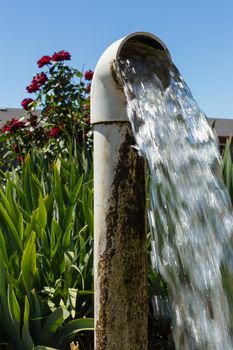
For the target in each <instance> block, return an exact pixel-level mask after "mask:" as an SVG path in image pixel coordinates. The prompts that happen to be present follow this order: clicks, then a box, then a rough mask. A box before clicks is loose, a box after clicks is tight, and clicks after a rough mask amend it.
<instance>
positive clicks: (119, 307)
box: [96, 126, 147, 350]
mask: <svg viewBox="0 0 233 350" xmlns="http://www.w3.org/2000/svg"><path fill="white" fill-rule="evenodd" d="M125 130H126V132H125V135H124V137H125V139H124V142H123V143H122V144H121V146H120V148H119V154H118V160H117V163H116V165H115V169H114V176H113V181H112V187H111V195H110V199H109V206H108V211H107V213H106V216H105V223H104V225H103V226H102V229H103V230H104V232H102V233H101V236H102V237H103V235H104V237H105V238H104V239H105V240H106V242H105V249H104V251H103V252H102V254H101V255H100V256H99V257H98V262H97V267H96V268H97V276H98V278H97V280H98V284H99V285H98V286H97V288H98V290H99V292H98V293H99V300H98V301H97V302H98V303H99V305H98V315H96V321H97V322H96V350H144V349H145V350H146V349H147V272H146V230H145V225H146V218H145V206H146V204H145V163H144V160H143V159H142V158H141V157H139V156H138V154H137V151H136V150H135V149H134V148H133V147H132V144H134V141H133V138H132V135H131V129H130V127H129V126H128V127H126V128H125ZM97 244H98V243H97Z"/></svg>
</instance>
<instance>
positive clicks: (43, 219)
mask: <svg viewBox="0 0 233 350" xmlns="http://www.w3.org/2000/svg"><path fill="white" fill-rule="evenodd" d="M37 223H38V227H39V232H41V231H42V230H44V229H45V227H46V224H47V210H46V207H45V203H44V199H43V197H42V196H41V195H40V197H39V206H38V211H37Z"/></svg>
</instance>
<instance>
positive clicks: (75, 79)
mask: <svg viewBox="0 0 233 350" xmlns="http://www.w3.org/2000/svg"><path fill="white" fill-rule="evenodd" d="M67 60H70V53H68V52H67V51H59V52H56V53H54V55H53V56H51V57H50V56H43V57H42V58H41V59H40V60H39V61H38V62H37V63H38V67H39V68H42V67H43V69H44V68H46V69H44V71H43V72H40V73H38V74H36V75H35V76H34V77H33V79H32V82H31V83H30V84H29V85H28V86H27V91H28V93H30V94H35V97H34V98H25V99H24V100H23V101H22V103H21V104H22V107H23V108H24V110H25V113H24V115H23V116H22V118H21V119H12V120H10V121H8V122H7V123H6V124H5V125H3V127H2V129H1V133H0V146H1V147H0V149H1V164H0V165H1V166H2V167H3V166H5V168H7V167H8V165H9V161H12V160H13V161H14V162H15V163H14V164H15V165H16V164H17V163H18V162H19V163H20V162H22V161H23V160H24V158H25V157H26V155H27V153H28V152H29V151H31V150H32V149H36V150H38V149H40V151H41V152H42V153H44V154H45V156H46V157H47V158H49V159H52V160H53V159H55V158H56V155H57V154H63V155H68V154H69V153H70V151H71V150H74V149H76V147H77V146H79V147H80V146H82V145H83V144H85V147H86V148H88V147H89V148H91V143H92V134H91V128H90V98H89V93H90V86H91V79H92V75H93V72H92V71H91V70H89V71H87V72H85V73H84V74H83V72H82V71H80V70H78V69H76V68H71V67H70V66H69V65H68V64H67V63H65V61H67ZM36 109H37V110H36Z"/></svg>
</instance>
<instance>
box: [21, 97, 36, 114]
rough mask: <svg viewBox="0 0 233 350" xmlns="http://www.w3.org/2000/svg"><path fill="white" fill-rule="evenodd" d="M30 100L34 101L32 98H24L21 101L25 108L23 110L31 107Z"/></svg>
mask: <svg viewBox="0 0 233 350" xmlns="http://www.w3.org/2000/svg"><path fill="white" fill-rule="evenodd" d="M32 102H34V100H33V99H32V98H25V99H24V100H23V101H22V102H21V106H22V107H23V109H25V111H28V110H29V109H31V108H32V105H31V104H32Z"/></svg>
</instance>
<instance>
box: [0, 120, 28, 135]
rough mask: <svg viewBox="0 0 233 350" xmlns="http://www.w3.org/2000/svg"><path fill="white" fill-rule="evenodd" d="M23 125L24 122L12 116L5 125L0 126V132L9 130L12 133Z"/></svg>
mask: <svg viewBox="0 0 233 350" xmlns="http://www.w3.org/2000/svg"><path fill="white" fill-rule="evenodd" d="M24 127H25V123H24V122H22V121H20V120H19V119H16V118H12V119H11V120H10V121H8V122H7V123H6V124H5V125H3V127H2V132H3V133H6V132H11V133H12V134H14V133H15V132H16V131H17V130H19V129H22V128H24Z"/></svg>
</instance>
